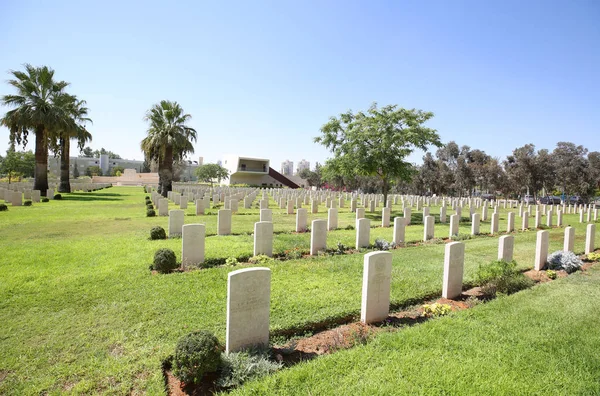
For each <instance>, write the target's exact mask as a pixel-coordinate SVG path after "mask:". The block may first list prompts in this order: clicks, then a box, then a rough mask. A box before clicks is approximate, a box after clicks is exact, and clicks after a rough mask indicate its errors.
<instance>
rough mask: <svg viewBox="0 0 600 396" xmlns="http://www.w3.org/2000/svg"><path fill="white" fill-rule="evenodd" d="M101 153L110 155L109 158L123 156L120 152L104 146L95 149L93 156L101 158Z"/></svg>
mask: <svg viewBox="0 0 600 396" xmlns="http://www.w3.org/2000/svg"><path fill="white" fill-rule="evenodd" d="M101 155H108V158H109V159H121V156H120V155H119V154H116V153H113V152H112V151H108V150H105V149H104V147H102V148H100V150H95V151H93V157H95V158H100V156H101Z"/></svg>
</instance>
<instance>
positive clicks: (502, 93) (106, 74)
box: [0, 0, 600, 169]
mask: <svg viewBox="0 0 600 396" xmlns="http://www.w3.org/2000/svg"><path fill="white" fill-rule="evenodd" d="M599 21H600V2H598V1H596V0H589V1H585V0H577V1H506V0H502V1H459V0H457V1H426V2H422V1H361V2H358V1H339V2H338V1H335V2H334V1H314V2H313V1H294V2H286V1H279V2H276V1H272V2H262V1H256V2H247V1H243V2H233V1H230V2H197V1H190V2H184V1H174V2H167V1H160V2H154V1H143V2H133V1H98V2H92V1H89V2H87V1H86V2H80V1H60V0H57V1H52V2H49V1H23V0H19V1H13V0H3V1H2V2H0V37H2V40H1V41H0V73H1V74H0V75H1V76H3V78H2V80H3V81H2V83H0V94H7V93H11V92H12V91H11V89H10V87H9V86H8V85H7V84H5V83H4V80H7V79H8V78H10V76H9V74H8V73H7V72H8V70H10V69H20V68H21V65H22V64H23V63H31V64H34V65H48V66H50V67H52V68H54V69H55V70H56V77H57V78H59V79H62V80H66V81H69V82H70V83H71V86H70V88H69V92H71V93H73V94H76V95H77V96H79V97H80V98H82V99H85V100H87V102H88V106H89V108H90V116H91V118H92V119H93V121H94V124H93V125H92V126H91V127H90V131H91V132H92V134H93V137H94V139H93V142H92V143H91V146H92V147H93V148H94V149H99V148H100V147H104V148H106V149H108V150H111V151H114V152H117V153H119V154H121V155H122V156H123V157H125V158H135V159H142V158H143V156H142V153H141V151H140V149H139V142H140V140H141V139H142V138H143V137H144V135H145V131H146V128H147V125H146V124H145V122H144V121H143V116H144V113H145V111H146V110H147V109H148V108H150V106H151V105H152V104H154V103H156V102H158V101H160V100H161V99H169V100H176V101H178V102H179V103H180V104H181V105H182V106H183V108H184V110H185V111H187V112H188V113H190V114H191V115H192V117H193V118H192V121H191V123H190V125H191V126H193V127H194V128H196V129H197V131H198V142H197V143H196V145H195V148H196V153H195V154H194V155H193V156H194V157H198V156H203V157H204V158H205V162H206V161H208V162H215V161H216V160H218V159H220V158H222V156H223V155H225V154H229V153H231V154H240V155H245V156H255V157H265V158H270V159H271V165H272V166H273V167H274V168H276V169H278V168H279V166H280V163H281V162H282V161H283V160H285V159H290V160H292V161H294V163H295V165H297V163H298V161H299V160H300V159H302V158H305V159H307V160H309V161H310V162H311V166H314V163H315V161H319V162H323V161H324V160H325V159H326V158H327V157H328V154H329V153H328V152H327V151H326V150H325V149H324V148H322V147H320V146H318V145H316V144H314V143H313V138H314V137H315V136H317V135H318V134H319V129H320V127H321V126H322V125H323V124H324V123H325V122H327V120H328V118H329V117H330V116H334V115H337V114H339V113H341V112H344V111H346V110H348V109H352V110H355V111H356V110H364V109H367V108H368V107H369V105H370V104H371V103H372V102H378V103H379V104H380V105H386V104H398V105H400V106H402V107H406V108H418V109H423V110H427V111H432V112H434V113H435V117H434V119H432V120H431V121H430V122H429V124H428V125H429V126H431V127H433V128H436V129H437V130H438V132H439V134H440V136H441V138H442V140H443V141H444V142H447V141H450V140H454V141H456V142H457V143H458V144H459V145H463V144H467V145H469V146H471V147H473V148H479V149H482V150H485V151H486V152H487V153H489V154H491V155H493V156H498V157H501V158H503V157H505V156H506V155H507V154H509V153H510V152H511V150H512V149H514V148H515V147H518V146H522V145H524V144H527V143H533V144H535V145H536V146H537V147H538V148H548V149H553V148H554V146H555V144H556V142H558V141H564V140H567V141H572V142H575V143H577V144H582V145H584V146H586V147H587V148H588V149H590V150H591V151H595V150H597V151H600V139H599V138H598V125H600V111H598V109H599V108H600V73H599V72H598V71H599V70H600V23H599ZM5 110H6V108H0V114H3V113H4V111H5ZM7 146H8V131H7V130H6V129H0V152H1V153H4V151H5V150H6V148H7ZM28 148H33V144H32V143H30V146H28ZM72 154H73V155H74V154H76V149H74V150H73V152H72ZM422 155H423V153H422V152H418V153H416V154H415V155H413V156H412V157H411V159H412V160H414V161H416V162H420V159H421V157H422Z"/></svg>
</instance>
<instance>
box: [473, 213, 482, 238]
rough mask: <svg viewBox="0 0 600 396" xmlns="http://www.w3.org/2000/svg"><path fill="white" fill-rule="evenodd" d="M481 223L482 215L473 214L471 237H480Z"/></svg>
mask: <svg viewBox="0 0 600 396" xmlns="http://www.w3.org/2000/svg"><path fill="white" fill-rule="evenodd" d="M480 223H481V215H480V214H479V213H473V215H472V216H471V235H479V228H480Z"/></svg>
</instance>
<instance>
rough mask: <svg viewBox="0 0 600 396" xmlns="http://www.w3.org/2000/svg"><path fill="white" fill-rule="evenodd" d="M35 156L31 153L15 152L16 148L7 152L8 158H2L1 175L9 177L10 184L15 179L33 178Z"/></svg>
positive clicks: (0, 163) (0, 159) (0, 162)
mask: <svg viewBox="0 0 600 396" xmlns="http://www.w3.org/2000/svg"><path fill="white" fill-rule="evenodd" d="M34 170H35V155H34V154H33V153H32V152H31V150H29V151H15V149H14V146H11V147H10V148H9V149H8V150H6V157H0V173H1V174H5V175H6V176H7V177H8V183H9V184H10V183H11V182H12V181H13V180H14V179H19V178H21V177H33V175H34Z"/></svg>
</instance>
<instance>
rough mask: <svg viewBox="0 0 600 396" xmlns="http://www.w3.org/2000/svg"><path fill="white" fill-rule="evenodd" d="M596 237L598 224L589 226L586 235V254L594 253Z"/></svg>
mask: <svg viewBox="0 0 600 396" xmlns="http://www.w3.org/2000/svg"><path fill="white" fill-rule="evenodd" d="M595 235H596V224H588V225H587V228H586V234H585V254H590V253H592V252H593V251H594V237H595Z"/></svg>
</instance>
